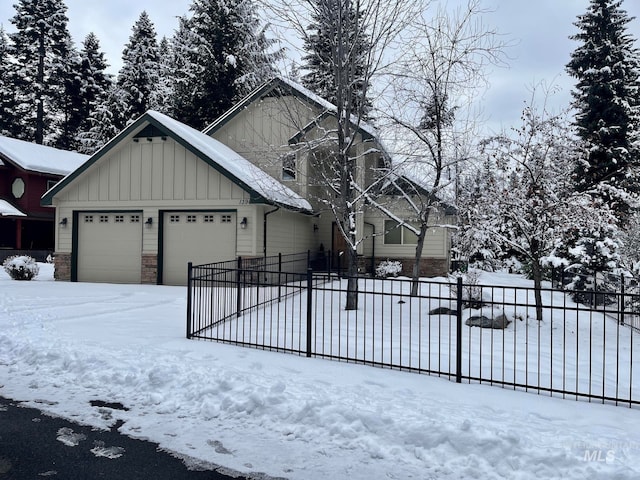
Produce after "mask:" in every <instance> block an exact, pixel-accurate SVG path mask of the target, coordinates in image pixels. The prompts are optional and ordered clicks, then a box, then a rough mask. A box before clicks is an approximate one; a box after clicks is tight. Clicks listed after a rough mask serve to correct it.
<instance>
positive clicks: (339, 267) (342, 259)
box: [331, 222, 347, 273]
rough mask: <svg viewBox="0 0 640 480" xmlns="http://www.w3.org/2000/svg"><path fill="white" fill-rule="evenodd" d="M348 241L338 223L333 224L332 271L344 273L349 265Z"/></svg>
mask: <svg viewBox="0 0 640 480" xmlns="http://www.w3.org/2000/svg"><path fill="white" fill-rule="evenodd" d="M346 255H347V241H346V240H345V238H344V235H342V232H341V231H340V227H339V226H338V224H337V223H336V222H333V224H332V240H331V269H332V270H333V271H337V272H338V273H342V272H343V271H344V269H345V267H346V264H347V259H346Z"/></svg>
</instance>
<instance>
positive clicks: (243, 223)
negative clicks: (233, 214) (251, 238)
mask: <svg viewBox="0 0 640 480" xmlns="http://www.w3.org/2000/svg"><path fill="white" fill-rule="evenodd" d="M247 223H248V222H247V217H242V220H241V221H240V228H242V229H243V230H244V229H245V228H247Z"/></svg>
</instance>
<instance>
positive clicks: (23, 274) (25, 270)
mask: <svg viewBox="0 0 640 480" xmlns="http://www.w3.org/2000/svg"><path fill="white" fill-rule="evenodd" d="M2 266H3V267H4V271H5V272H7V273H8V274H9V276H10V277H11V278H12V279H14V280H31V279H33V278H35V277H37V276H38V271H39V268H38V264H37V263H36V261H35V259H34V258H31V257H29V256H26V255H14V256H13V257H8V258H7V259H5V261H4V263H3V264H2Z"/></svg>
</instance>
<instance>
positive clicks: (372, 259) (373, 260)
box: [363, 222, 376, 277]
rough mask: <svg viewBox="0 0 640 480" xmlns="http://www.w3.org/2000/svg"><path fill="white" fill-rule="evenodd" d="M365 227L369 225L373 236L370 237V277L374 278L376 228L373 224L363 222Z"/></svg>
mask: <svg viewBox="0 0 640 480" xmlns="http://www.w3.org/2000/svg"><path fill="white" fill-rule="evenodd" d="M363 223H364V224H365V225H371V228H372V229H373V235H371V242H372V243H371V275H373V276H374V277H375V273H376V269H375V266H376V226H375V225H374V224H373V223H369V222H363Z"/></svg>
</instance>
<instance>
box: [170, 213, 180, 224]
mask: <svg viewBox="0 0 640 480" xmlns="http://www.w3.org/2000/svg"><path fill="white" fill-rule="evenodd" d="M169 222H170V223H178V222H180V215H171V216H170V217H169Z"/></svg>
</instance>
